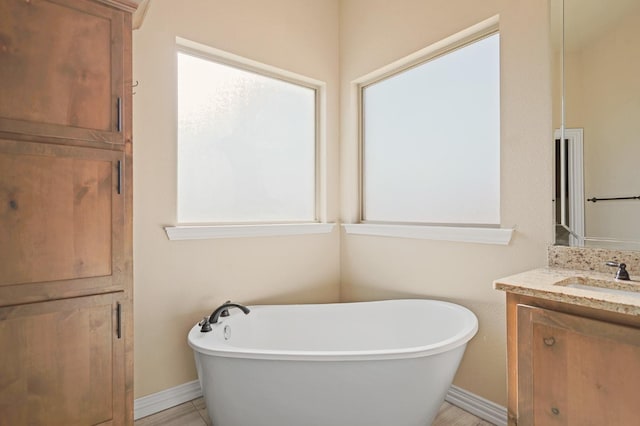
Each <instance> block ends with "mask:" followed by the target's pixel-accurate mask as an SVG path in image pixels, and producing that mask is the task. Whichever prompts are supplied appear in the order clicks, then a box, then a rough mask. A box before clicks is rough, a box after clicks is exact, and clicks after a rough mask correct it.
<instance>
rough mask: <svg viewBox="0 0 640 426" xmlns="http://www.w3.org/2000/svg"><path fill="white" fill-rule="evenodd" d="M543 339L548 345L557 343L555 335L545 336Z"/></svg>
mask: <svg viewBox="0 0 640 426" xmlns="http://www.w3.org/2000/svg"><path fill="white" fill-rule="evenodd" d="M542 340H543V341H544V344H545V345H547V346H553V345H555V343H556V339H554V338H553V337H545V338H543V339H542Z"/></svg>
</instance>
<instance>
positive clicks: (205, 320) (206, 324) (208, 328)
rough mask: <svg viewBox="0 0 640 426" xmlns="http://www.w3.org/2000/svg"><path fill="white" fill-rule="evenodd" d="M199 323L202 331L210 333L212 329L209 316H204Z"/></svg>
mask: <svg viewBox="0 0 640 426" xmlns="http://www.w3.org/2000/svg"><path fill="white" fill-rule="evenodd" d="M198 325H199V326H200V332H201V333H208V332H210V331H211V330H212V328H211V324H209V317H204V318H202V321H200V322H199V323H198Z"/></svg>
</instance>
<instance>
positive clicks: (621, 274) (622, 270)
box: [606, 260, 630, 281]
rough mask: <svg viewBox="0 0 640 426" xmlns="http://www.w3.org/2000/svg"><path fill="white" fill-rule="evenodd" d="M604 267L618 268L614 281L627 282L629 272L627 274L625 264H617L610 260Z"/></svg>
mask: <svg viewBox="0 0 640 426" xmlns="http://www.w3.org/2000/svg"><path fill="white" fill-rule="evenodd" d="M606 265H607V266H613V267H614V268H618V271H617V272H616V280H623V281H629V279H630V278H629V272H627V265H626V264H625V263H618V262H613V261H611V260H610V261H608V262H607V263H606Z"/></svg>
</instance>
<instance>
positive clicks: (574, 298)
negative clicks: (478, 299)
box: [494, 268, 640, 426]
mask: <svg viewBox="0 0 640 426" xmlns="http://www.w3.org/2000/svg"><path fill="white" fill-rule="evenodd" d="M636 277H637V275H636ZM633 278H634V277H633V276H632V279H633ZM579 279H582V280H584V281H583V282H590V281H589V280H593V282H595V283H598V285H602V286H604V285H607V283H610V284H611V286H612V287H613V288H616V286H617V285H618V284H620V283H619V282H617V281H616V280H614V279H613V274H604V273H600V272H593V271H584V270H570V269H557V268H542V269H536V270H533V271H528V272H524V273H522V274H518V275H513V276H510V277H506V278H502V279H499V280H496V281H495V282H494V286H495V288H496V289H498V290H503V291H506V292H507V352H508V355H507V357H508V358H507V362H508V424H509V425H519V426H524V425H580V426H584V425H631V424H638V421H639V413H640V406H639V401H640V399H639V398H638V394H637V390H638V386H640V293H638V295H634V294H633V293H632V292H629V293H628V294H627V293H608V292H607V291H602V290H600V289H593V290H590V289H585V288H572V287H569V286H567V285H566V284H567V283H569V282H573V281H575V280H579ZM563 284H564V285H563ZM626 284H627V285H628V284H629V283H626ZM631 284H632V285H634V283H631ZM635 284H636V285H638V287H639V290H640V282H636V283H635ZM622 285H624V283H623V284H622Z"/></svg>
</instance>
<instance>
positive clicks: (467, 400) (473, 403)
mask: <svg viewBox="0 0 640 426" xmlns="http://www.w3.org/2000/svg"><path fill="white" fill-rule="evenodd" d="M201 396H202V389H200V382H199V381H197V380H194V381H193V382H189V383H185V384H182V385H178V386H175V387H173V388H169V389H166V390H163V391H160V392H158V393H154V394H151V395H148V396H143V397H142V398H138V399H136V400H135V401H134V403H133V418H134V419H135V420H138V419H140V418H142V417H146V416H150V415H151V414H155V413H157V412H160V411H162V410H166V409H168V408H171V407H175V406H176V405H180V404H182V403H185V402H187V401H191V400H193V399H196V398H199V397H201ZM445 400H446V401H447V402H449V403H450V404H453V405H455V406H457V407H460V408H462V409H463V410H465V411H468V412H469V413H471V414H473V415H474V416H477V417H480V418H481V419H483V420H486V421H488V422H490V423H493V424H494V425H496V426H506V424H507V409H506V408H504V407H503V406H501V405H498V404H496V403H494V402H491V401H489V400H487V399H484V398H482V397H480V396H478V395H476V394H473V393H471V392H468V391H466V390H464V389H461V388H459V387H457V386H451V388H449V392H448V393H447V396H446V397H445Z"/></svg>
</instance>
